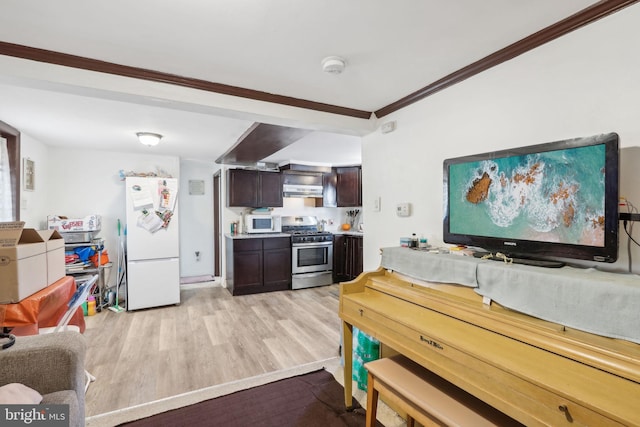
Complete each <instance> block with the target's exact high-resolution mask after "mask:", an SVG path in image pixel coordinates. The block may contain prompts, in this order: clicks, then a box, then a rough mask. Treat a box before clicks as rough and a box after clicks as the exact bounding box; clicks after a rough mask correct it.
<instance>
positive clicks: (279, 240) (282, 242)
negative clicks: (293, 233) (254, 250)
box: [262, 237, 291, 250]
mask: <svg viewBox="0 0 640 427" xmlns="http://www.w3.org/2000/svg"><path fill="white" fill-rule="evenodd" d="M262 247H263V248H264V249H265V250H267V249H284V248H289V247H291V238H289V237H267V238H265V239H263V244H262Z"/></svg>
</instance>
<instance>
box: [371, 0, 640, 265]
mask: <svg viewBox="0 0 640 427" xmlns="http://www.w3.org/2000/svg"><path fill="white" fill-rule="evenodd" d="M638 22H640V5H634V6H631V7H628V8H626V9H624V10H623V11H622V12H619V13H616V14H614V15H612V16H609V17H607V18H604V19H602V20H600V21H598V22H596V23H594V24H592V25H589V26H587V27H585V28H582V29H579V30H577V31H574V32H573V33H571V34H568V35H566V36H564V37H562V38H560V39H558V40H555V41H553V42H551V43H548V44H546V45H544V46H542V47H539V48H537V49H535V50H534V51H531V52H528V53H526V54H524V55H522V56H520V57H517V58H515V59H513V60H511V61H508V62H506V63H504V64H501V65H499V66H497V67H494V68H493V69H490V70H488V71H486V72H484V73H481V74H479V75H477V76H474V77H472V78H470V79H468V80H466V81H464V82H462V83H459V84H457V85H455V86H453V87H450V88H448V89H445V90H443V91H441V92H439V93H437V94H435V95H433V96H430V97H428V98H426V99H424V100H422V101H421V102H419V103H416V104H413V105H411V106H409V107H407V108H405V109H403V110H401V111H398V112H396V113H394V114H392V115H389V116H387V117H384V118H383V119H382V120H381V123H385V122H387V121H390V120H396V121H397V130H396V131H395V132H393V133H389V134H381V133H380V132H379V131H376V132H374V133H372V134H370V135H367V136H365V137H364V138H363V144H362V145H363V155H362V163H363V208H364V211H365V214H366V217H367V221H366V222H367V224H366V231H367V232H366V233H365V259H364V262H365V269H366V270H371V269H374V268H376V267H377V266H378V265H379V263H380V256H379V251H378V249H379V248H380V247H385V246H397V245H398V239H399V237H401V236H407V235H410V234H411V233H414V232H415V233H418V234H420V233H424V234H425V235H426V236H427V237H429V238H430V239H431V241H432V242H434V243H440V244H442V214H443V210H442V161H443V160H444V159H445V158H449V157H456V156H462V155H467V154H474V153H481V152H486V151H491V150H496V149H503V148H508V147H516V146H524V145H530V144H537V143H543V142H550V141H555V140H560V139H565V138H573V137H578V136H589V135H594V134H600V133H605V132H611V131H613V132H617V133H618V134H619V135H620V138H621V146H622V147H623V148H625V149H623V150H622V154H623V155H624V153H625V152H628V150H626V148H628V147H637V146H639V145H640V121H638V117H637V115H638V100H639V99H640V85H639V84H638V76H640V55H638V54H637V52H638V42H637V41H638V40H640V27H638V25H637V23H638ZM621 163H622V164H623V167H622V168H623V170H622V172H621V173H622V177H621V181H622V186H623V191H630V190H631V189H635V188H637V187H638V186H637V184H635V185H631V184H630V183H631V182H633V178H634V175H635V177H636V178H635V181H636V182H637V173H636V171H637V168H638V167H639V166H640V165H639V164H635V165H634V166H635V167H632V168H631V169H630V168H629V166H626V167H625V164H626V163H625V161H624V159H623V161H621ZM635 191H636V194H631V193H627V194H625V196H626V197H628V198H629V199H630V200H631V201H632V202H634V203H635V204H636V205H637V206H640V194H638V191H639V190H635ZM377 196H380V197H381V202H382V204H381V205H382V210H381V211H380V212H373V211H372V203H373V199H374V198H375V197H377ZM398 202H410V203H412V204H413V214H412V216H411V217H408V218H399V217H397V216H396V215H395V210H394V209H395V205H396V204H397V203H398ZM623 248H624V249H623ZM625 252H626V237H624V236H623V237H621V250H620V261H618V262H617V263H616V264H615V265H614V266H601V267H613V268H615V269H626V263H627V257H626V253H625ZM633 261H634V266H635V267H634V271H636V272H639V271H640V250H638V248H637V247H636V248H635V249H634V250H633Z"/></svg>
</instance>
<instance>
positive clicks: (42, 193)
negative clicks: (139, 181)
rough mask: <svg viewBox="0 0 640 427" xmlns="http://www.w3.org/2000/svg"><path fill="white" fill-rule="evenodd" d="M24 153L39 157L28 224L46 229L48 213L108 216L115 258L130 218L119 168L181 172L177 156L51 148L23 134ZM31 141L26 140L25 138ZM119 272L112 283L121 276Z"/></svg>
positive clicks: (106, 230) (105, 225) (105, 228)
mask: <svg viewBox="0 0 640 427" xmlns="http://www.w3.org/2000/svg"><path fill="white" fill-rule="evenodd" d="M22 141H23V151H22V155H23V156H31V158H32V159H34V160H35V161H36V191H35V192H32V193H31V194H29V192H23V197H27V198H28V202H27V209H25V210H22V211H21V217H22V218H23V219H25V220H26V222H27V224H26V226H28V227H33V228H46V218H47V215H65V216H67V217H83V216H86V215H89V214H94V213H95V214H100V215H102V230H101V231H100V234H99V237H102V238H103V239H105V246H106V249H107V251H108V253H109V256H110V259H111V260H112V261H115V260H116V256H117V247H118V232H117V221H118V219H120V220H121V221H122V222H123V223H124V221H125V190H124V183H123V181H121V180H120V176H119V171H120V170H121V169H122V170H124V171H135V172H156V171H157V170H158V168H160V169H162V170H164V171H166V172H168V173H170V174H171V175H173V176H174V177H179V173H180V163H179V159H178V158H177V157H168V156H153V155H135V154H129V153H117V152H107V151H89V150H71V149H61V148H56V147H51V146H49V147H45V146H43V145H42V144H40V143H38V142H37V141H35V140H32V139H31V138H29V137H28V135H26V136H25V134H22ZM25 141H26V142H25ZM115 276H116V275H115V272H112V274H111V282H110V283H113V281H115Z"/></svg>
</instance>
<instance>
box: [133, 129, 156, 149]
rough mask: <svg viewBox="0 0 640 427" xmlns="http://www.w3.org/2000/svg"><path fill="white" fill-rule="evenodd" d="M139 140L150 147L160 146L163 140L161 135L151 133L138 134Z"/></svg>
mask: <svg viewBox="0 0 640 427" xmlns="http://www.w3.org/2000/svg"><path fill="white" fill-rule="evenodd" d="M136 135H138V140H139V141H140V142H141V143H142V144H144V145H147V146H149V147H154V146H156V145H158V143H159V142H160V140H161V139H162V135H160V134H159V133H151V132H138V133H136Z"/></svg>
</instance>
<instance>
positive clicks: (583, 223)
mask: <svg viewBox="0 0 640 427" xmlns="http://www.w3.org/2000/svg"><path fill="white" fill-rule="evenodd" d="M449 168H450V169H449V195H448V197H449V203H450V206H449V215H450V217H449V230H450V232H451V233H455V234H467V235H476V236H484V237H498V238H504V239H519V240H534V241H545V242H559V243H565V244H579V245H588V246H599V247H603V246H604V243H605V241H604V218H605V145H604V144H600V145H591V146H586V147H578V148H568V149H564V150H556V151H548V152H541V153H536V154H526V155H517V156H510V157H502V158H497V159H491V160H481V161H477V162H469V163H457V164H456V163H454V164H450V165H449Z"/></svg>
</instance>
